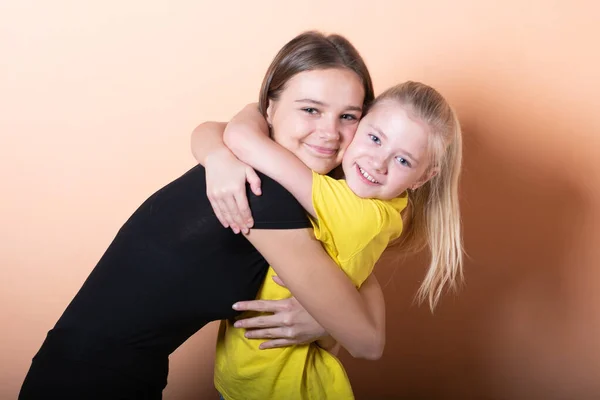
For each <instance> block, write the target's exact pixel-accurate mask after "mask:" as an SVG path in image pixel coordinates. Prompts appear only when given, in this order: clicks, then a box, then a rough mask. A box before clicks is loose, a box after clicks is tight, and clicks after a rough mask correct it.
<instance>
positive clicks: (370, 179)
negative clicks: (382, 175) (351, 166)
mask: <svg viewBox="0 0 600 400" xmlns="http://www.w3.org/2000/svg"><path fill="white" fill-rule="evenodd" d="M358 170H359V171H360V173H361V174H362V175H363V176H364V177H365V178H367V180H369V181H371V182H373V183H379V182H378V181H376V180H375V178H373V177H372V176H371V175H369V174H367V172H366V171H365V170H364V169H362V168H361V167H358Z"/></svg>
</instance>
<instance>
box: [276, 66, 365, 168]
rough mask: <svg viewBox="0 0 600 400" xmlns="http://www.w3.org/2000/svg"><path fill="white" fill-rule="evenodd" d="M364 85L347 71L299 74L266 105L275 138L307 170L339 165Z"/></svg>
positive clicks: (358, 111)
mask: <svg viewBox="0 0 600 400" xmlns="http://www.w3.org/2000/svg"><path fill="white" fill-rule="evenodd" d="M364 96H365V90H364V86H363V84H362V82H361V80H360V78H359V76H358V75H357V74H356V73H355V72H353V71H351V70H348V69H338V68H330V69H322V70H312V71H304V72H300V73H298V74H297V75H295V76H294V77H292V78H291V79H290V80H289V81H288V82H287V83H286V86H285V89H284V90H283V91H282V93H281V95H280V96H279V98H278V99H277V100H276V101H271V102H270V103H269V107H268V109H267V121H268V122H269V123H270V124H271V126H272V133H273V140H275V141H276V142H277V143H279V144H280V145H282V146H283V147H285V148H286V149H288V150H289V151H291V152H292V153H294V154H295V155H296V157H298V158H300V160H302V162H304V164H306V165H307V166H308V167H309V168H310V169H312V170H313V171H316V172H318V173H320V174H327V173H329V172H330V171H331V170H332V169H334V168H335V167H337V166H338V165H340V163H341V161H342V157H343V155H344V152H345V151H346V149H347V147H348V145H349V144H350V142H351V141H352V138H353V136H354V134H355V133H356V129H357V127H358V120H359V119H360V117H361V115H362V106H363V99H364Z"/></svg>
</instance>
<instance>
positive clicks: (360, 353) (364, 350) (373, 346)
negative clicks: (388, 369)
mask: <svg viewBox="0 0 600 400" xmlns="http://www.w3.org/2000/svg"><path fill="white" fill-rule="evenodd" d="M377 336H378V337H376V338H373V337H371V338H370V339H369V340H368V341H367V342H365V343H364V344H363V345H361V346H359V347H357V348H356V349H352V350H350V349H349V350H348V352H349V353H350V355H351V356H352V357H354V358H360V359H363V360H370V361H376V360H379V359H380V358H381V357H382V356H383V350H384V348H385V337H382V336H381V335H377Z"/></svg>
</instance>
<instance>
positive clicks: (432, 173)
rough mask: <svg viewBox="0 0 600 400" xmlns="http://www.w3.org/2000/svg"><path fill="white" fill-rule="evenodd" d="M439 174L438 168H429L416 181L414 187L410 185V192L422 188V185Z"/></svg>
mask: <svg viewBox="0 0 600 400" xmlns="http://www.w3.org/2000/svg"><path fill="white" fill-rule="evenodd" d="M439 172H440V168H439V167H435V168H430V169H429V170H427V171H426V172H425V173H424V174H423V176H422V177H421V178H420V179H419V180H417V181H416V182H415V183H414V185H412V186H411V187H410V188H411V189H412V190H416V189H418V188H420V187H421V186H423V185H424V184H426V183H427V182H429V181H430V180H431V179H432V178H433V177H434V176H436V175H437V174H438V173H439Z"/></svg>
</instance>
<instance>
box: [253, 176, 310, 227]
mask: <svg viewBox="0 0 600 400" xmlns="http://www.w3.org/2000/svg"><path fill="white" fill-rule="evenodd" d="M257 173H258V176H259V177H260V180H261V191H262V195H260V196H256V195H255V194H254V193H252V191H251V190H250V189H249V188H248V189H247V190H246V193H247V195H248V202H249V203H250V209H251V210H252V218H254V228H255V229H301V228H310V227H311V224H310V221H309V219H308V216H307V214H306V211H305V210H304V208H302V206H301V205H300V203H299V202H298V200H296V199H295V198H294V196H292V194H291V193H290V192H288V191H287V190H286V189H285V188H284V187H283V186H281V185H280V184H279V183H277V182H275V181H274V180H273V179H271V178H269V177H268V176H266V175H264V174H262V173H260V172H258V171H257Z"/></svg>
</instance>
